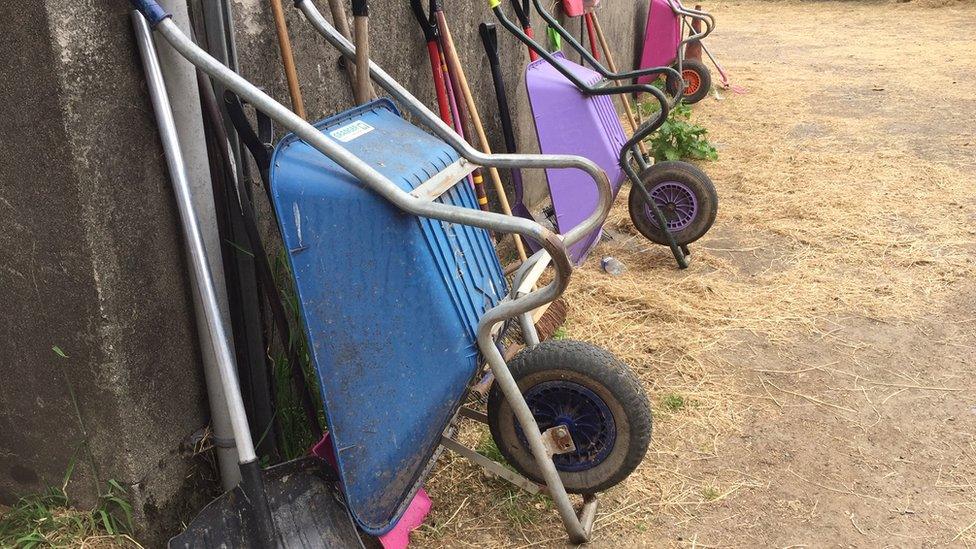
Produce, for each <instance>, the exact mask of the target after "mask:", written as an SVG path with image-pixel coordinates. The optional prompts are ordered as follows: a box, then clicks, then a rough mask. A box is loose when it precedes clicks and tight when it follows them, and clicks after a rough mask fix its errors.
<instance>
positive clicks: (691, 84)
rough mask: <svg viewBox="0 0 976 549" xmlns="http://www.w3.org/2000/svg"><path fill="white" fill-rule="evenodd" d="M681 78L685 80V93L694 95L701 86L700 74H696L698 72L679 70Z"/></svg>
mask: <svg viewBox="0 0 976 549" xmlns="http://www.w3.org/2000/svg"><path fill="white" fill-rule="evenodd" d="M681 79H682V80H684V81H685V82H686V85H685V95H694V94H695V92H697V91H698V88H700V87H701V76H698V73H697V72H695V71H693V70H690V69H685V70H683V71H681Z"/></svg>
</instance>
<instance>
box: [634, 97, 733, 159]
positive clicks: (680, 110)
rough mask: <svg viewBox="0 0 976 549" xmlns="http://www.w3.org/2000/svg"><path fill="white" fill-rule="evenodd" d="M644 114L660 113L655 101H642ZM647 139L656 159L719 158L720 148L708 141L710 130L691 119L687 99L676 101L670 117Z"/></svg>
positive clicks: (642, 112)
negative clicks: (683, 101) (716, 148)
mask: <svg viewBox="0 0 976 549" xmlns="http://www.w3.org/2000/svg"><path fill="white" fill-rule="evenodd" d="M640 109H641V114H642V115H644V116H645V117H653V116H657V114H656V113H657V111H658V110H659V106H658V104H657V103H656V102H654V101H651V102H644V103H641V104H640ZM645 142H646V143H647V144H648V146H649V148H650V153H651V155H652V156H654V160H656V161H662V160H716V159H717V158H718V151H716V150H715V147H714V146H713V145H712V144H711V143H710V142H709V141H708V130H707V129H705V128H704V127H702V126H700V125H698V124H694V123H692V122H691V107H689V106H688V105H685V104H684V103H679V104H678V105H675V106H674V107H673V108H672V109H671V112H669V113H668V118H667V120H665V121H664V123H663V124H662V125H661V127H660V128H658V129H657V131H655V132H654V133H652V134H651V135H650V137H648V138H647V139H646V140H645Z"/></svg>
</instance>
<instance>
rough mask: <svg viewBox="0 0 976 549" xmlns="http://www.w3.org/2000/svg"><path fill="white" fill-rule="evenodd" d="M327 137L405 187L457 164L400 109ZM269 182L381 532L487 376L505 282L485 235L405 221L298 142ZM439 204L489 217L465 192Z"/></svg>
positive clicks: (358, 515) (329, 127) (344, 467)
mask: <svg viewBox="0 0 976 549" xmlns="http://www.w3.org/2000/svg"><path fill="white" fill-rule="evenodd" d="M316 127H317V128H318V129H319V130H320V131H322V132H323V133H325V134H327V135H329V136H330V137H331V138H332V139H334V140H335V141H337V142H338V143H339V144H340V145H341V146H343V147H345V148H346V149H347V150H349V151H350V152H352V153H353V154H355V155H356V156H357V157H359V158H360V159H362V160H364V161H365V162H367V163H368V164H370V165H371V166H373V167H374V168H375V169H376V170H378V171H379V172H380V173H382V174H383V175H385V176H386V177H387V178H389V179H390V180H392V181H393V182H395V183H396V184H397V185H399V186H400V187H401V188H402V189H404V190H407V191H409V190H412V189H414V188H416V187H418V186H419V185H420V184H421V183H423V182H424V181H426V180H427V179H428V178H430V177H431V176H433V175H434V174H436V173H437V172H439V171H441V170H443V169H444V168H445V167H446V166H448V165H449V164H451V163H452V162H454V161H455V160H457V159H458V155H457V153H456V152H455V151H454V150H453V149H451V148H450V147H448V146H447V145H446V144H444V143H443V142H442V141H440V140H438V139H437V138H435V137H433V136H431V135H429V134H427V133H425V132H424V131H422V130H420V129H419V128H417V127H415V126H413V125H411V124H409V123H407V122H406V121H404V120H403V119H402V118H401V117H400V116H399V114H398V113H397V111H396V108H395V107H394V106H393V104H392V103H391V102H390V101H388V100H379V101H374V102H372V103H370V104H367V105H364V106H362V107H359V108H356V109H354V110H351V111H347V112H345V113H342V114H339V115H337V116H334V117H332V118H328V119H326V120H323V121H321V122H319V123H317V124H316ZM271 185H272V195H273V201H274V207H275V209H276V211H277V213H278V219H279V222H280V225H281V232H282V236H283V238H284V243H285V247H286V249H287V251H288V257H289V259H290V263H291V268H292V271H293V274H294V279H295V283H296V287H297V292H298V298H299V305H300V308H301V313H302V318H303V320H304V323H305V329H306V332H307V335H308V341H309V346H310V350H311V353H312V359H313V361H314V363H315V368H316V371H317V372H318V376H319V382H320V384H321V390H322V398H323V400H324V402H325V410H326V417H327V420H328V424H329V430H330V432H331V434H332V437H333V443H334V447H335V448H336V454H337V455H336V458H337V462H338V464H339V476H340V478H341V480H342V482H343V485H344V487H345V493H346V498H347V500H348V504H349V507H350V510H351V511H352V514H353V517H354V518H355V519H356V521H357V523H358V524H359V525H360V526H361V527H362V528H363V529H364V530H365V531H366V532H368V533H370V534H374V535H379V534H383V533H385V532H386V531H388V530H389V529H390V528H391V527H392V526H393V525H394V524H395V523H396V521H397V520H398V519H399V517H400V515H401V514H402V513H403V511H404V510H405V508H406V506H407V504H408V503H409V501H410V499H411V498H412V496H413V494H414V493H415V491H416V489H417V488H419V482H420V481H422V480H423V479H421V478H420V477H421V476H422V474H423V472H424V470H425V467H426V465H427V464H428V463H429V461H430V459H431V457H432V456H433V455H434V452H435V450H436V449H437V446H438V444H439V441H440V437H441V433H442V432H443V431H444V429H445V428H446V427H447V425H448V423H449V421H450V419H451V417H452V416H453V414H454V413H455V412H456V410H457V408H458V406H459V405H460V399H461V397H462V396H463V394H464V391H465V388H466V386H467V384H468V382H469V381H470V380H471V378H472V376H473V375H474V374H475V373H476V372H477V368H478V360H479V352H478V348H477V345H476V343H475V334H476V328H477V324H478V320H479V318H480V317H481V315H482V314H483V313H484V311H485V310H486V309H488V308H490V307H492V306H494V305H495V304H497V303H498V301H499V300H500V298H502V297H503V296H504V295H505V292H506V284H505V278H504V276H503V274H502V269H501V266H500V265H499V263H498V258H497V256H496V255H495V250H494V246H493V245H492V243H491V240H490V237H489V235H488V233H487V232H486V231H484V230H482V229H476V228H472V227H467V226H463V225H456V224H452V223H446V222H441V221H436V220H431V219H426V218H418V217H415V216H411V215H408V214H405V213H403V212H401V211H400V210H398V209H396V208H395V207H394V206H392V205H391V204H390V203H388V202H387V201H386V200H384V199H383V198H381V197H380V196H379V195H377V194H375V193H374V192H372V191H371V190H369V189H368V188H366V187H365V186H364V185H363V184H362V183H361V182H360V181H359V180H357V179H356V178H354V177H353V176H352V175H350V174H349V173H347V172H346V171H345V170H343V169H342V168H340V167H339V166H338V165H336V164H335V163H334V162H332V161H331V160H329V159H328V158H326V157H325V156H324V155H322V154H321V153H319V152H318V151H316V150H314V149H312V148H311V147H309V146H308V145H307V144H305V143H304V142H302V141H301V140H300V139H298V138H297V137H295V136H294V135H289V136H287V137H285V138H284V139H283V140H282V141H281V142H280V143H279V145H278V147H277V149H276V150H275V153H274V157H273V160H272V168H271ZM438 200H439V201H441V202H444V203H449V204H453V205H458V206H464V207H467V208H472V209H477V202H476V200H475V196H474V193H473V191H472V189H471V188H470V186H469V185H468V183H467V182H462V183H460V184H458V185H455V186H454V187H453V188H452V189H451V190H450V191H448V192H447V193H445V194H444V195H442V196H441V198H440V199H438Z"/></svg>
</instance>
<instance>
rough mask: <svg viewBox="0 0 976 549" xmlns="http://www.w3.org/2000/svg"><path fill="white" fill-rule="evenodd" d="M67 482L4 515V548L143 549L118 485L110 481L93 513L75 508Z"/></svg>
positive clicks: (0, 541)
mask: <svg viewBox="0 0 976 549" xmlns="http://www.w3.org/2000/svg"><path fill="white" fill-rule="evenodd" d="M72 469H73V465H72V466H71V467H69V470H68V473H67V474H65V478H64V483H63V484H62V485H61V486H59V487H54V488H50V489H48V490H47V491H46V492H44V493H42V494H34V495H29V496H24V497H22V498H21V499H20V500H19V501H18V502H17V503H16V504H15V505H14V506H13V507H11V508H10V509H8V510H6V511H4V512H2V513H0V547H18V548H22V549H32V548H35V547H78V546H84V545H88V546H95V547H141V546H140V545H139V543H138V542H136V541H135V540H133V539H132V538H131V537H130V536H129V534H130V533H131V532H132V505H131V504H130V503H129V501H128V500H127V499H126V497H127V492H126V490H125V488H123V487H122V485H120V484H119V483H118V482H116V481H114V480H109V481H108V483H107V490H106V491H105V492H104V493H103V494H101V495H100V496H99V498H98V504H97V505H96V506H95V507H94V508H92V509H89V510H79V509H75V508H73V507H72V506H71V502H70V500H69V499H68V494H67V493H66V491H65V490H66V487H67V485H68V480H69V479H70V477H71V471H72Z"/></svg>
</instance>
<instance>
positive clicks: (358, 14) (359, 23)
mask: <svg viewBox="0 0 976 549" xmlns="http://www.w3.org/2000/svg"><path fill="white" fill-rule="evenodd" d="M352 22H353V37H354V40H355V45H356V81H355V85H354V86H353V88H352V90H353V95H354V96H355V99H356V103H359V104H360V105H362V104H363V103H365V102H367V101H369V100H371V99H373V97H374V95H373V87H372V86H371V85H370V83H369V2H368V0H352Z"/></svg>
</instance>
